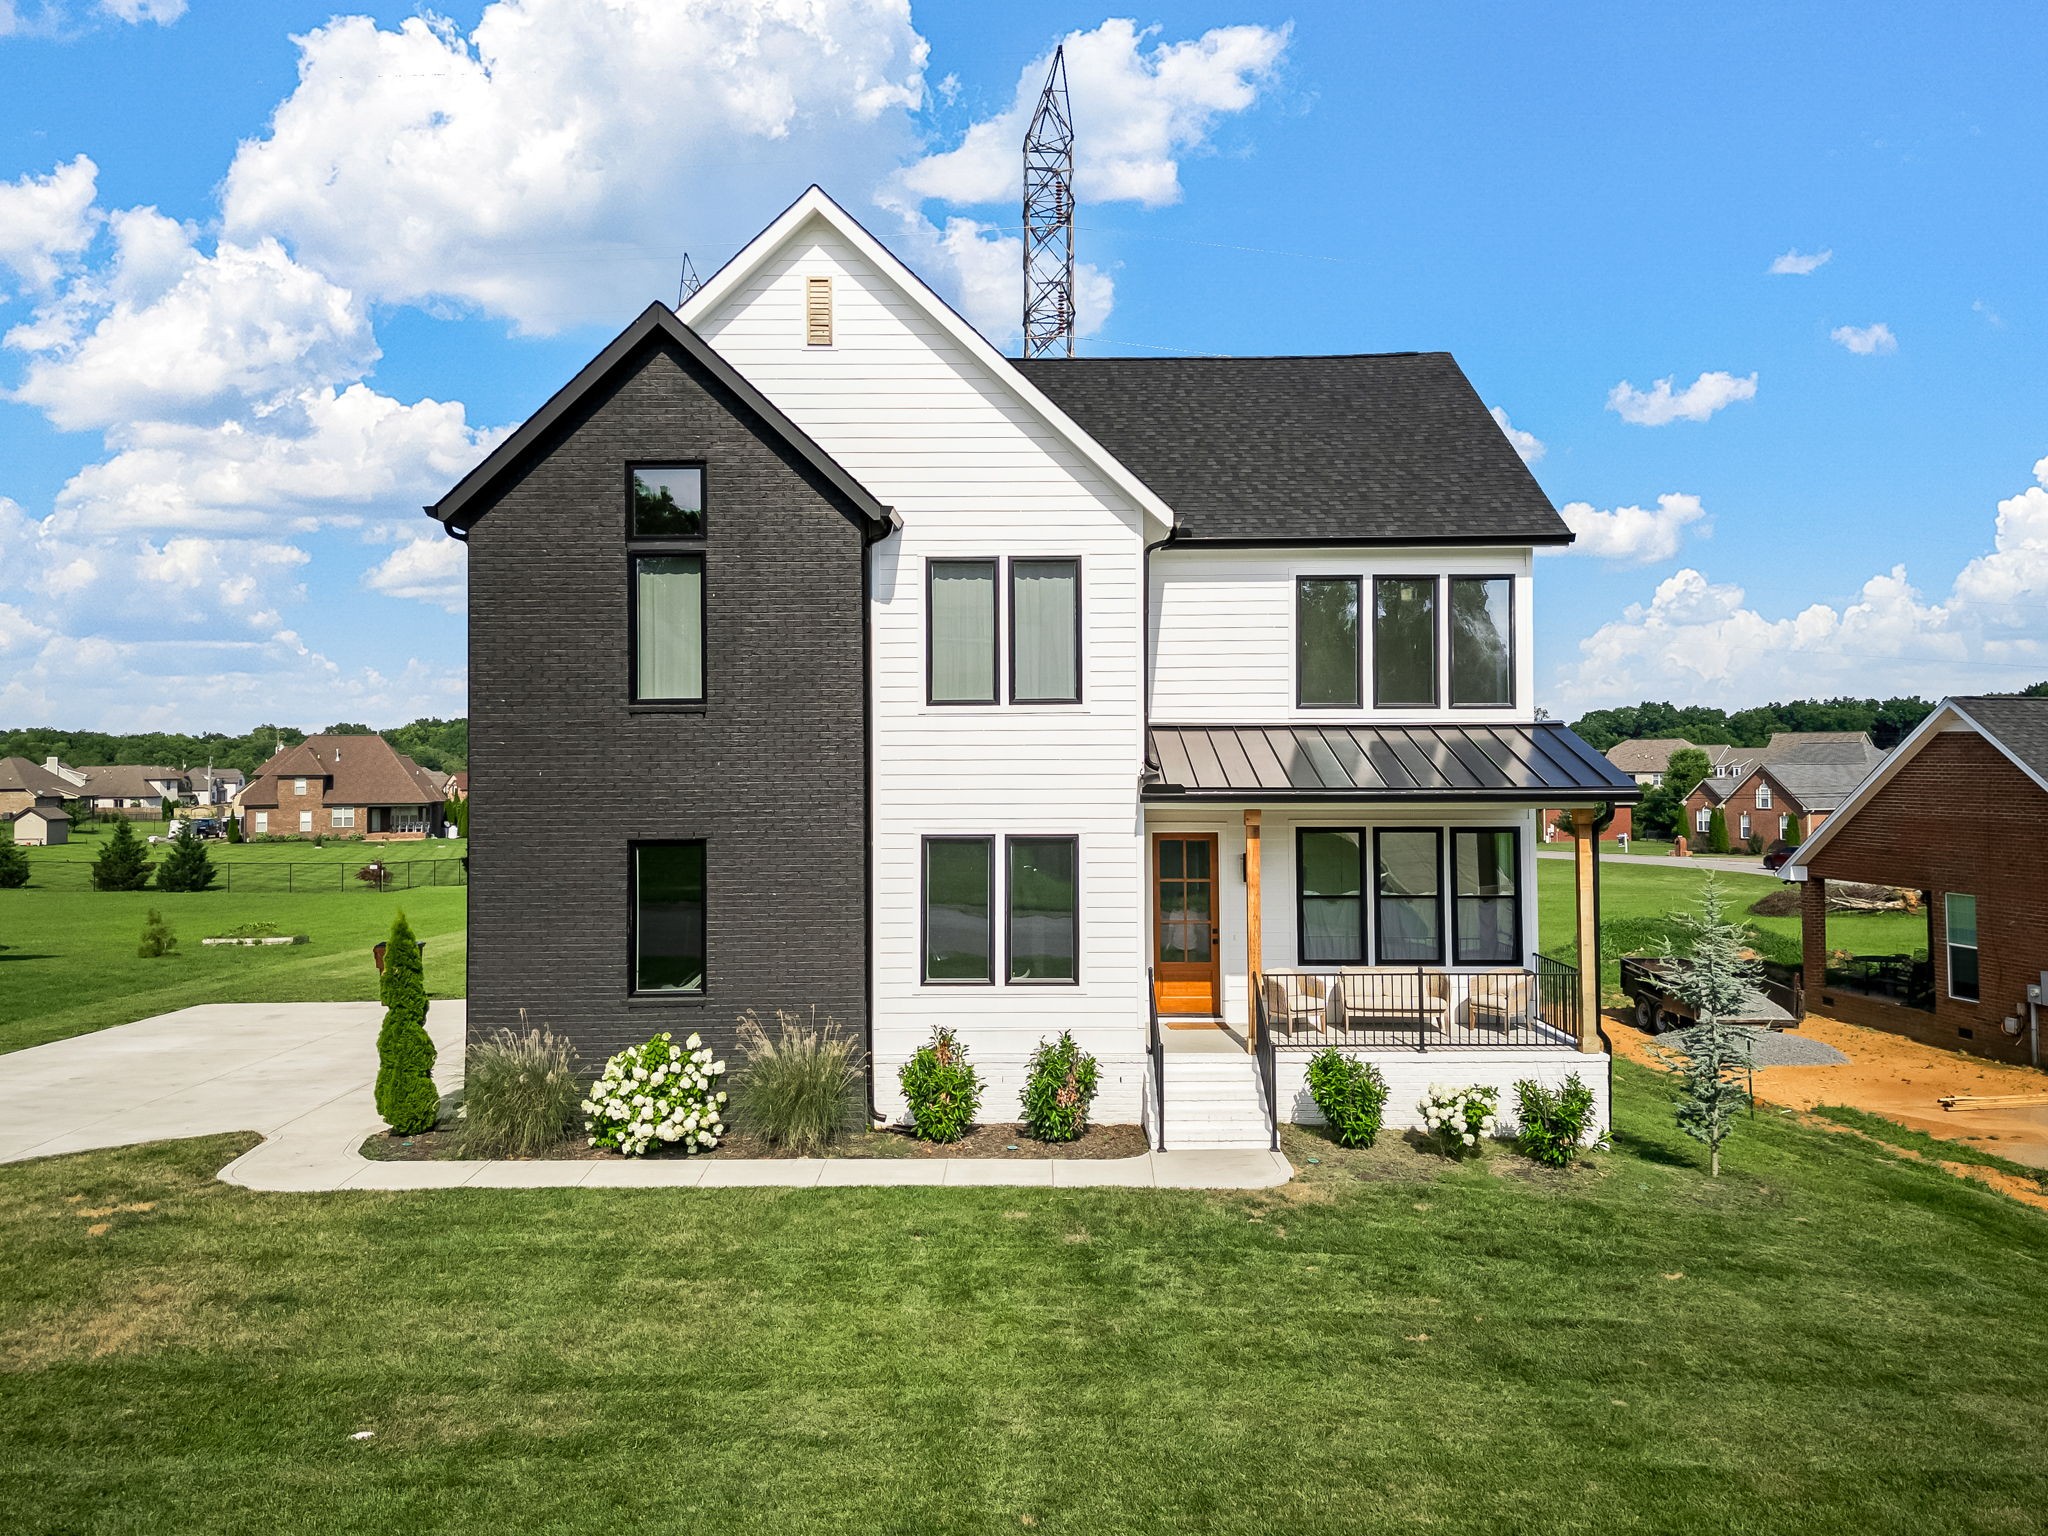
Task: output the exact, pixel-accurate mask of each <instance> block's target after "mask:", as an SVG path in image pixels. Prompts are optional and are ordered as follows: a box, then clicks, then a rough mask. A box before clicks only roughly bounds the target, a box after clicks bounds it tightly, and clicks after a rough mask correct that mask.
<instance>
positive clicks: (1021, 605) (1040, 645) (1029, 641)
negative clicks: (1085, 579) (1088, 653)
mask: <svg viewBox="0 0 2048 1536" xmlns="http://www.w3.org/2000/svg"><path fill="white" fill-rule="evenodd" d="M1080 595H1081V568H1080V566H1079V565H1078V564H1077V563H1076V562H1074V561H1072V560H1013V561H1011V562H1010V615H1011V623H1012V626H1013V627H1014V630H1015V633H1014V635H1013V636H1012V637H1011V642H1010V643H1011V644H1012V645H1013V646H1014V647H1015V654H1014V655H1012V657H1011V658H1010V661H1011V665H1012V667H1013V668H1014V669H1015V674H1016V680H1015V685H1014V687H1015V693H1014V696H1015V697H1016V698H1018V699H1025V700H1031V699H1045V700H1054V701H1061V702H1065V701H1070V700H1075V699H1078V698H1080V696H1081V688H1080V682H1081V670H1080V667H1081V658H1080V656H1079V654H1078V648H1077V646H1076V644H1075V642H1076V639H1077V637H1078V635H1079V630H1078V628H1077V623H1076V620H1077V616H1078V614H1079V612H1080V609H1079V603H1080Z"/></svg>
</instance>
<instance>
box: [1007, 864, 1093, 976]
mask: <svg viewBox="0 0 2048 1536" xmlns="http://www.w3.org/2000/svg"><path fill="white" fill-rule="evenodd" d="M1016 843H1065V844H1067V845H1068V846H1069V847H1070V848H1072V849H1073V850H1074V912H1073V916H1072V918H1071V919H1070V923H1071V926H1072V929H1073V934H1074V974H1073V975H1072V976H1044V977H1033V976H1019V975H1017V974H1016V973H1015V971H1014V970H1013V969H1012V966H1013V964H1014V960H1013V956H1014V955H1015V952H1016V933H1015V930H1014V929H1013V928H1012V926H1011V925H1012V923H1013V922H1014V921H1015V915H1016V914H1015V903H1014V900H1013V892H1012V889H1011V880H1012V876H1013V875H1014V873H1015V871H1014V869H1013V867H1012V865H1011V863H1010V849H1011V846H1012V845H1013V844H1016ZM990 958H991V960H993V959H994V958H995V957H994V956H993V954H991V956H990ZM990 969H992V970H993V969H997V967H995V966H993V965H991V967H990ZM1000 969H1001V971H1002V973H1003V985H1004V986H1006V987H1078V986H1079V985H1081V839H1080V836H1079V835H1078V834H1077V833H1071V832H1016V833H1006V834H1005V835H1004V837H1003V953H1002V965H1001V967H1000Z"/></svg>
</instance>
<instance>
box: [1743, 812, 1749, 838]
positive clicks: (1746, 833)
mask: <svg viewBox="0 0 2048 1536" xmlns="http://www.w3.org/2000/svg"><path fill="white" fill-rule="evenodd" d="M1742 835H1743V837H1744V838H1745V839H1746V838H1747V837H1748V836H1749V812H1747V811H1744V812H1743V813H1742Z"/></svg>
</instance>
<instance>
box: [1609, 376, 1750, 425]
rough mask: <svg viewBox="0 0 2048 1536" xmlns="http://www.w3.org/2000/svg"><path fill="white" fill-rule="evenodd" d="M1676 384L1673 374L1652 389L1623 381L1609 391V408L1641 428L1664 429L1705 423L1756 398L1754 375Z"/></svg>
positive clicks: (1660, 380) (1695, 380)
mask: <svg viewBox="0 0 2048 1536" xmlns="http://www.w3.org/2000/svg"><path fill="white" fill-rule="evenodd" d="M1677 382H1678V380H1677V377H1676V376H1675V375H1674V376H1673V377H1671V378H1666V379H1659V380H1658V381H1657V382H1656V383H1655V384H1654V385H1653V386H1651V387H1650V388H1649V389H1637V388H1636V387H1635V386H1634V385H1633V384H1631V383H1629V381H1628V380H1627V379H1623V380H1622V381H1621V382H1620V383H1619V384H1617V385H1615V386H1614V388H1613V389H1611V390H1609V391H1608V393H1607V409H1609V410H1610V411H1613V412H1614V413H1615V414H1616V415H1617V416H1619V417H1620V418H1621V419H1622V420H1623V421H1626V422H1631V423H1633V424H1634V425H1636V426H1639V427H1662V426H1668V425H1669V424H1670V423H1672V422H1674V421H1705V420H1706V419H1707V418H1708V417H1709V416H1711V415H1713V414H1714V412H1716V411H1718V410H1723V409H1725V408H1726V407H1728V406H1731V405H1733V404H1734V403H1735V402H1736V401H1738V400H1754V399H1755V398H1756V375H1755V374H1753V373H1752V374H1751V375H1750V376H1749V377H1748V378H1746V379H1744V378H1737V377H1736V376H1735V375H1734V374H1732V373H1721V372H1714V373H1703V374H1701V375H1700V376H1699V377H1698V378H1696V379H1694V380H1693V381H1692V382H1691V383H1690V384H1688V385H1686V386H1685V388H1683V389H1675V388H1673V386H1674V385H1675V384H1676V383H1677Z"/></svg>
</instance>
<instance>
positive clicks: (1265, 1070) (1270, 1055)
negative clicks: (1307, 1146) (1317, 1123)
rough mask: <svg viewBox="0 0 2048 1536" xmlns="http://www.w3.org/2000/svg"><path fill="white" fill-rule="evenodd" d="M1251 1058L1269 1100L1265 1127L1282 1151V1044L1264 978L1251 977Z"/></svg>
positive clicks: (1262, 1089)
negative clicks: (1268, 1004)
mask: <svg viewBox="0 0 2048 1536" xmlns="http://www.w3.org/2000/svg"><path fill="white" fill-rule="evenodd" d="M1252 1023H1253V1030H1252V1057H1253V1060H1254V1061H1255V1062H1256V1063H1257V1065H1258V1069H1259V1089H1260V1091H1261V1092H1262V1093H1264V1095H1265V1097H1266V1128H1267V1130H1268V1132H1269V1133H1270V1134H1271V1137H1272V1148H1273V1150H1274V1151H1275V1152H1278V1151H1279V1150H1280V1060H1279V1041H1278V1040H1276V1039H1275V1038H1274V1036H1273V1023H1272V1020H1271V1019H1270V1018H1269V1017H1268V1016H1267V1013H1266V988H1265V978H1264V977H1263V976H1254V977H1253V978H1252Z"/></svg>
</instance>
